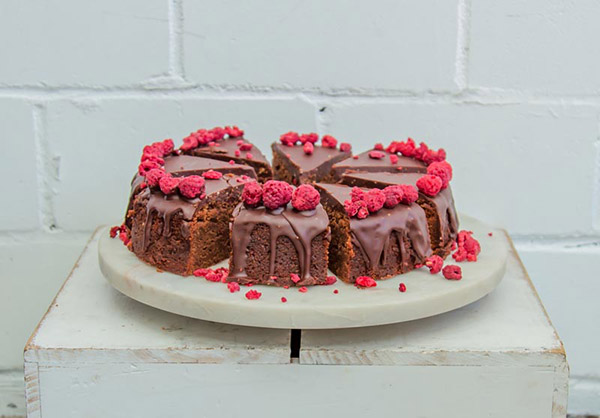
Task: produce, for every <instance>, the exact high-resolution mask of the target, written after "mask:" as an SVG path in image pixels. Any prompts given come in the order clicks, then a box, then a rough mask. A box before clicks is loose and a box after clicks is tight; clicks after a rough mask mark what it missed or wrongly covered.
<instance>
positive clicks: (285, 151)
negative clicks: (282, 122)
mask: <svg viewBox="0 0 600 418" xmlns="http://www.w3.org/2000/svg"><path fill="white" fill-rule="evenodd" d="M291 134H293V133H291ZM284 135H288V136H290V133H288V134H284ZM313 135H314V136H313ZM307 137H308V138H310V139H313V138H317V139H318V136H317V135H316V134H306V135H301V136H298V138H303V139H304V138H307ZM324 138H325V140H324V143H325V145H315V144H314V143H313V142H310V141H309V140H305V141H304V143H300V144H299V145H296V144H297V143H296V142H291V141H286V142H283V143H274V144H272V145H271V149H272V150H273V172H274V173H273V174H274V176H275V178H276V179H279V180H283V181H287V182H288V183H291V184H303V183H314V182H319V181H324V180H326V178H328V177H329V174H330V172H331V167H332V166H333V165H334V164H335V163H337V162H339V161H342V160H345V159H346V158H349V157H351V156H352V153H351V152H350V146H349V145H348V144H346V145H341V146H340V148H341V149H340V148H338V147H337V141H336V140H335V139H334V138H333V137H331V136H327V135H326V136H325V137H324ZM299 140H301V139H299ZM333 141H335V142H333ZM342 149H343V150H344V151H342Z"/></svg>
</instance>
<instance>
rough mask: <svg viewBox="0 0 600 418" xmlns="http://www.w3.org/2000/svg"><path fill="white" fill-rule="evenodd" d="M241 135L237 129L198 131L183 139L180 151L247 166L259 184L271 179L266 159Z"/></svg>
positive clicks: (269, 166)
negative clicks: (250, 168) (252, 170)
mask: <svg viewBox="0 0 600 418" xmlns="http://www.w3.org/2000/svg"><path fill="white" fill-rule="evenodd" d="M243 135H244V131H242V130H241V129H238V128H237V127H225V128H213V129H211V130H205V129H200V130H198V131H196V132H193V133H192V134H190V135H189V136H187V137H186V138H184V144H183V146H182V147H181V148H180V150H181V151H182V152H183V153H185V154H189V155H194V156H198V157H205V158H212V159H215V160H220V161H226V162H229V161H233V162H235V163H236V164H243V165H248V166H250V167H252V168H254V170H255V171H256V175H257V176H258V179H259V180H260V181H261V182H264V181H267V180H269V179H271V178H272V177H273V172H272V170H271V165H270V164H269V162H268V161H267V158H266V157H265V156H264V154H263V153H262V152H261V151H260V150H259V149H258V148H257V147H256V146H254V144H252V143H251V142H249V141H248V140H247V139H245V138H244V136H243Z"/></svg>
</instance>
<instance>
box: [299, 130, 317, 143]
mask: <svg viewBox="0 0 600 418" xmlns="http://www.w3.org/2000/svg"><path fill="white" fill-rule="evenodd" d="M318 140H319V135H317V134H316V133H314V132H311V133H309V134H302V135H300V143H302V144H306V143H307V142H310V143H311V144H314V143H316V142H317V141H318Z"/></svg>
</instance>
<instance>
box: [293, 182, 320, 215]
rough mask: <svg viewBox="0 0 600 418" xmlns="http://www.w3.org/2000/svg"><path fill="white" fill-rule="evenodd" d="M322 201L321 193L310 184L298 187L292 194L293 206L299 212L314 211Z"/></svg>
mask: <svg viewBox="0 0 600 418" xmlns="http://www.w3.org/2000/svg"><path fill="white" fill-rule="evenodd" d="M320 201H321V196H320V195H319V192H318V191H317V189H315V188H314V187H313V186H311V185H310V184H302V185H301V186H298V188H297V189H296V190H294V193H293V194H292V206H293V207H294V208H295V209H297V210H313V209H314V208H316V207H317V205H318V204H319V202H320Z"/></svg>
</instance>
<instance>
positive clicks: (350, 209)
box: [344, 200, 359, 218]
mask: <svg viewBox="0 0 600 418" xmlns="http://www.w3.org/2000/svg"><path fill="white" fill-rule="evenodd" d="M358 209H359V205H358V204H356V202H353V201H351V200H346V201H344V210H345V211H346V214H347V215H348V216H349V217H351V218H352V217H353V216H356V214H357V213H358Z"/></svg>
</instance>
